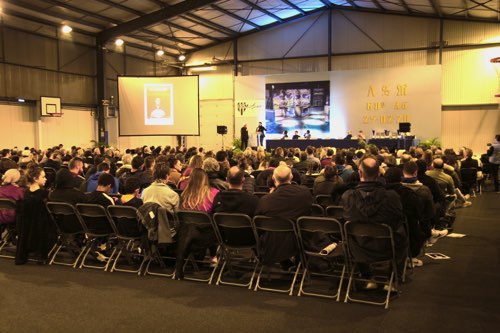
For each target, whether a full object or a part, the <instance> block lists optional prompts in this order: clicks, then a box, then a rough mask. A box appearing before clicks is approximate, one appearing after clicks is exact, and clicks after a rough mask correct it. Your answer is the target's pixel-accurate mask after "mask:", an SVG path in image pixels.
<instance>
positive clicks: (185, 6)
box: [98, 0, 217, 44]
mask: <svg viewBox="0 0 500 333" xmlns="http://www.w3.org/2000/svg"><path fill="white" fill-rule="evenodd" d="M216 1H217V0H185V1H183V2H180V3H178V4H175V5H173V6H170V7H166V8H162V9H160V10H157V11H155V12H152V13H149V14H146V15H143V16H140V17H138V18H136V19H134V20H131V21H128V22H125V23H121V24H119V25H117V26H116V27H113V28H110V29H107V30H104V31H102V32H101V33H100V34H99V36H98V41H99V43H101V44H104V43H106V42H107V41H108V40H110V39H113V38H115V37H118V36H120V35H125V34H127V33H129V32H132V31H135V30H139V29H141V28H143V27H147V26H150V25H152V24H155V23H158V22H161V21H164V20H168V19H169V18H173V17H175V16H178V15H180V14H184V13H187V12H189V11H191V10H195V9H198V8H201V7H203V6H207V5H210V4H211V3H214V2H216Z"/></svg>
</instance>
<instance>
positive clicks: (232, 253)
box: [213, 213, 258, 289]
mask: <svg viewBox="0 0 500 333" xmlns="http://www.w3.org/2000/svg"><path fill="white" fill-rule="evenodd" d="M213 222H214V229H215V232H216V236H217V239H218V241H219V245H220V247H221V250H222V252H221V261H222V267H221V269H220V272H219V276H218V277H217V282H216V285H219V284H226V285H232V286H239V287H247V288H248V289H252V285H253V280H254V278H255V274H256V271H257V265H258V261H257V257H256V255H255V253H256V251H257V249H256V247H257V240H256V239H255V234H254V233H253V229H252V219H251V218H250V217H249V216H248V215H245V214H238V213H215V214H214V215H213ZM231 229H233V230H242V229H247V230H248V231H250V233H251V235H252V237H253V241H254V243H253V244H252V245H236V244H231V240H230V239H231V238H230V237H231V236H230V231H229V232H225V231H224V230H226V231H227V230H231ZM224 236H226V237H224ZM228 236H229V241H226V239H227V237H228ZM245 250H247V251H250V253H251V256H250V258H248V257H241V256H238V254H239V252H240V251H245ZM241 261H246V262H248V263H252V262H254V263H255V264H254V265H252V266H253V269H251V272H252V275H251V277H250V280H249V281H248V282H247V283H235V282H229V281H224V280H223V278H222V277H223V274H224V270H225V268H226V266H227V267H228V271H232V270H233V266H236V265H235V263H236V264H238V263H241Z"/></svg>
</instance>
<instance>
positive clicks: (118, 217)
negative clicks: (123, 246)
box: [107, 206, 142, 238]
mask: <svg viewBox="0 0 500 333" xmlns="http://www.w3.org/2000/svg"><path fill="white" fill-rule="evenodd" d="M107 211H108V214H109V217H111V221H112V222H113V224H114V228H113V229H114V230H115V232H116V235H117V237H119V238H138V237H140V236H141V233H142V226H141V221H140V218H139V214H138V211H137V209H136V208H135V207H131V206H108V207H107Z"/></svg>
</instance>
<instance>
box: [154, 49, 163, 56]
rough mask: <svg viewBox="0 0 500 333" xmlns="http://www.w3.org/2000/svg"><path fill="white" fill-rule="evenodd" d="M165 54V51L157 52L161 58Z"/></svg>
mask: <svg viewBox="0 0 500 333" xmlns="http://www.w3.org/2000/svg"><path fill="white" fill-rule="evenodd" d="M164 54H165V51H163V50H158V51H156V55H157V56H159V57H161V56H162V55H164Z"/></svg>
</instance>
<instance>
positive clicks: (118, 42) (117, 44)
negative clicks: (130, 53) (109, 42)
mask: <svg viewBox="0 0 500 333" xmlns="http://www.w3.org/2000/svg"><path fill="white" fill-rule="evenodd" d="M123 43H124V42H123V39H121V38H118V39H117V40H115V45H116V46H122V45H123Z"/></svg>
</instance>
